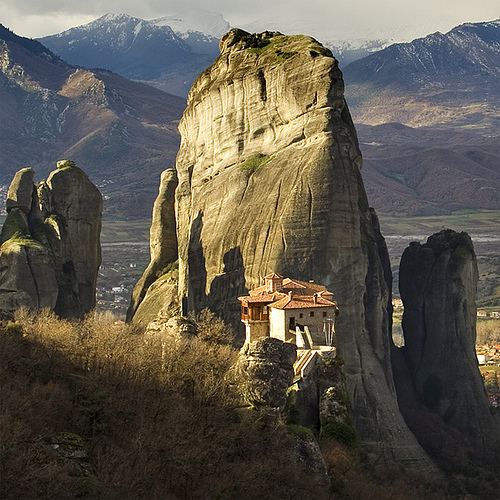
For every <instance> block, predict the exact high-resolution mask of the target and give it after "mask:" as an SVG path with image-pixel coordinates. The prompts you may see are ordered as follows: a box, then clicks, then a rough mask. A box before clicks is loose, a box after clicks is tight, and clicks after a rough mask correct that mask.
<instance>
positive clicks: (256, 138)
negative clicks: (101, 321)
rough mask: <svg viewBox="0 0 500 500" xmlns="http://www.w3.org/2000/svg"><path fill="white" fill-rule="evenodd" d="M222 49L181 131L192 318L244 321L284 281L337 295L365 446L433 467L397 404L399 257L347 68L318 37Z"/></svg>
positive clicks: (198, 86) (262, 40) (261, 40)
mask: <svg viewBox="0 0 500 500" xmlns="http://www.w3.org/2000/svg"><path fill="white" fill-rule="evenodd" d="M220 48H221V54H220V56H219V57H218V58H217V59H216V61H215V62H214V64H213V65H212V66H211V67H210V68H208V69H207V70H206V71H204V72H203V73H202V74H201V75H200V76H199V77H198V79H197V80H196V82H195V83H194V84H193V87H192V89H191V91H190V93H189V96H188V103H187V108H186V110H185V112H184V116H183V118H182V120H181V122H180V125H179V130H180V133H181V146H180V150H179V154H178V156H177V164H176V170H177V173H178V178H179V185H178V188H177V190H176V216H177V236H178V244H179V293H180V296H181V298H182V301H183V306H184V310H186V309H188V310H189V309H191V310H192V309H194V310H200V309H202V308H203V307H207V306H208V307H210V308H212V309H213V310H215V311H219V312H220V314H221V315H222V316H224V317H225V319H227V320H230V321H231V322H232V323H233V324H234V325H237V324H238V320H239V305H238V302H237V300H236V298H237V296H238V295H242V294H244V293H245V292H246V290H248V289H251V288H254V287H256V286H258V285H260V284H261V282H262V278H263V277H264V276H265V275H266V274H268V273H269V272H271V271H275V272H278V273H280V274H283V275H288V276H293V277H295V278H298V279H302V280H309V279H314V280H316V281H317V282H319V283H321V284H324V285H326V286H327V288H328V289H329V290H332V291H333V292H334V293H335V299H336V300H337V302H338V304H339V308H340V311H341V314H340V317H339V319H338V323H337V325H336V326H337V328H336V330H337V335H338V345H339V348H340V352H341V354H342V356H343V357H344V359H345V369H346V373H347V378H348V386H349V394H350V398H351V406H352V410H353V417H354V422H355V426H356V429H357V431H358V434H359V438H360V442H361V444H362V446H363V447H364V448H365V450H366V451H367V452H368V454H369V455H370V457H371V459H372V460H373V461H377V460H380V461H385V460H392V459H395V460H398V461H400V462H403V463H407V464H410V463H411V464H413V465H417V466H419V467H421V468H431V467H432V464H431V463H430V461H429V459H428V457H427V455H426V454H425V453H424V452H423V451H422V449H421V448H420V446H419V445H418V443H417V442H416V440H415V438H414V437H413V435H412V434H411V433H410V432H409V430H408V428H407V427H406V424H405V422H404V420H403V418H402V416H401V414H400V412H399V409H398V404H397V401H396V395H395V388H394V381H393V378H392V369H391V353H390V345H391V339H390V325H391V315H390V310H391V305H390V302H391V301H390V299H391V297H390V286H391V285H390V281H391V274H390V268H389V261H388V257H387V251H386V247H385V242H384V240H383V238H382V237H381V235H380V231H379V228H378V222H377V218H376V215H375V213H374V212H373V210H371V209H370V208H369V206H368V201H367V197H366V193H365V190H364V186H363V182H362V179H361V164H362V159H361V154H360V151H359V147H358V142H357V137H356V131H355V129H354V125H353V123H352V120H351V117H350V114H349V111H348V109H347V105H346V102H345V100H344V83H343V79H342V73H341V71H340V70H339V68H338V63H337V61H336V60H335V59H334V58H333V56H332V54H331V53H330V51H329V50H327V49H325V48H324V47H322V46H321V45H320V44H318V43H317V42H316V41H315V40H314V39H312V38H309V37H307V36H290V37H289V36H284V35H281V34H279V33H270V32H266V33H262V34H253V35H250V34H248V33H246V32H244V31H241V30H232V31H230V32H229V33H228V34H226V35H225V36H224V37H223V38H222V40H221V44H220Z"/></svg>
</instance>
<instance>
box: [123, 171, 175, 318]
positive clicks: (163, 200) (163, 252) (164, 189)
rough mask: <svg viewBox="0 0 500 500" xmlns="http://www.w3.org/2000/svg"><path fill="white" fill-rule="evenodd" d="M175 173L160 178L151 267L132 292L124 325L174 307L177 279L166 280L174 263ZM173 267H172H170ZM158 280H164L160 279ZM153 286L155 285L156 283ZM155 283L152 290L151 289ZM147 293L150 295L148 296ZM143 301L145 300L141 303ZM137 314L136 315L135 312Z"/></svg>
mask: <svg viewBox="0 0 500 500" xmlns="http://www.w3.org/2000/svg"><path fill="white" fill-rule="evenodd" d="M176 187H177V173H176V171H175V170H174V169H167V170H165V171H164V172H163V173H162V175H161V180H160V190H159V193H158V197H157V198H156V201H155V204H154V206H153V217H152V222H151V229H150V232H149V246H150V257H151V260H150V263H149V265H148V267H147V268H146V270H145V271H144V274H143V275H142V277H141V278H140V279H139V281H138V282H137V284H136V285H135V287H134V291H133V292H132V300H131V303H130V307H129V309H128V311H127V321H131V320H132V318H133V319H134V322H136V323H144V324H147V323H149V322H150V321H152V319H153V318H154V317H155V316H156V314H157V313H158V310H159V309H162V308H163V307H166V308H167V309H169V310H172V309H173V308H176V305H177V278H176V277H174V276H172V273H170V275H169V276H165V275H166V274H167V273H168V271H171V269H169V268H168V265H169V264H172V263H174V262H175V261H176V260H177V234H176V226H175V224H176V223H175V213H174V196H175V188H176ZM171 267H172V266H171ZM161 276H163V277H164V279H159V278H160V277H161ZM155 282H156V283H155ZM153 283H155V285H154V287H151V289H149V288H150V286H151V285H152V284H153ZM148 292H149V293H148ZM145 297H147V298H146V300H144V299H145ZM139 307H140V310H139V311H138V308H139Z"/></svg>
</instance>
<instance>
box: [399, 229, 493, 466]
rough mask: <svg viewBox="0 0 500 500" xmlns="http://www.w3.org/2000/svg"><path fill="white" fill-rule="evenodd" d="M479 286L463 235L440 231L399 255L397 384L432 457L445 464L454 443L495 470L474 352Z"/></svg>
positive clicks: (470, 250) (405, 410)
mask: <svg viewBox="0 0 500 500" xmlns="http://www.w3.org/2000/svg"><path fill="white" fill-rule="evenodd" d="M477 279H478V272H477V261H476V257H475V254H474V248H473V245H472V241H471V239H470V237H469V236H468V235H467V234H466V233H456V232H454V231H451V230H444V231H441V232H440V233H437V234H434V235H433V236H431V237H429V238H428V240H427V243H425V244H424V245H421V244H419V243H416V242H414V243H411V244H410V246H409V247H408V248H407V249H406V250H405V252H404V254H403V257H402V259H401V265H400V272H399V286H400V291H401V298H402V299H403V303H404V315H403V325H402V326H403V333H404V339H405V346H404V347H403V348H401V349H400V350H399V351H398V352H396V356H395V361H396V363H395V371H396V375H397V376H396V380H397V381H398V383H397V388H398V397H399V400H400V405H401V408H402V411H403V414H404V415H405V418H406V419H407V421H408V422H409V424H410V425H411V428H412V430H413V432H414V433H415V434H416V436H417V438H418V439H419V441H420V442H422V443H424V444H425V445H426V448H427V449H428V450H429V452H430V453H432V454H433V455H435V456H437V458H441V459H442V458H449V457H443V456H442V455H443V453H445V454H447V455H450V448H449V447H448V446H447V444H448V443H447V441H451V440H454V441H455V443H459V446H458V447H459V448H462V453H464V450H465V455H467V454H470V455H471V456H476V457H477V456H478V457H480V458H483V459H486V460H488V461H490V462H492V463H495V461H496V463H497V464H498V459H499V454H500V422H498V421H495V418H494V416H493V415H492V413H491V412H490V408H489V401H488V397H487V395H486V392H485V389H484V384H483V381H482V377H481V375H480V372H479V368H478V361H477V357H476V352H475V340H476V331H475V325H476V303H475V293H476V284H477ZM431 427H433V428H434V429H439V432H436V431H435V430H434V432H432V431H431V432H429V428H431ZM456 431H458V434H457V432H456ZM457 435H458V436H459V439H457ZM430 436H432V439H431V440H429V437H430ZM455 446H456V445H455ZM443 450H445V451H444V452H443ZM454 458H456V457H454Z"/></svg>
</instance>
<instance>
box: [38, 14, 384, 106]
mask: <svg viewBox="0 0 500 500" xmlns="http://www.w3.org/2000/svg"><path fill="white" fill-rule="evenodd" d="M230 28H231V27H230V25H229V23H228V22H227V21H226V20H225V19H224V18H223V17H222V15H221V14H218V13H214V12H209V11H204V10H197V11H193V10H191V11H185V12H182V13H180V14H177V15H171V16H164V17H161V18H157V19H152V20H144V19H140V18H137V17H132V16H129V15H126V14H106V15H104V16H102V17H100V18H98V19H96V20H94V21H92V22H90V23H88V24H85V25H82V26H77V27H75V28H71V29H69V30H66V31H63V32H62V33H58V34H55V35H50V36H45V37H43V38H40V39H39V41H40V42H41V43H43V44H44V45H45V46H47V47H48V48H49V49H50V50H52V51H53V52H54V53H56V54H58V55H59V56H60V57H62V58H63V59H64V60H66V61H68V62H69V63H71V64H76V65H79V66H86V67H102V68H106V69H109V70H111V71H115V72H116V73H118V74H120V75H122V76H125V77H126V78H132V79H135V80H140V81H145V82H147V83H149V84H151V85H154V86H155V87H157V88H159V89H161V90H164V91H166V92H170V93H173V94H176V95H180V96H183V97H185V96H187V93H188V92H189V89H190V88H191V85H192V83H193V82H194V80H195V79H196V77H197V76H198V75H199V74H200V73H201V71H203V70H204V69H205V68H206V67H208V66H210V65H211V64H212V62H213V60H214V59H215V58H216V57H217V56H218V55H219V39H220V38H221V37H222V35H223V34H224V33H226V32H227V31H229V29H230ZM241 28H242V29H245V30H246V31H249V32H251V33H254V32H257V31H265V30H271V31H282V32H284V33H307V34H311V33H314V32H315V31H317V27H316V26H314V25H308V23H307V22H306V21H302V22H301V23H299V24H297V23H291V22H286V21H285V20H284V19H280V20H264V19H261V20H257V21H254V22H252V23H250V24H248V25H244V26H241ZM317 38H318V39H319V40H320V41H321V42H322V43H323V44H324V45H325V46H326V47H328V48H329V49H330V50H331V51H332V52H333V53H334V54H335V55H336V57H337V59H338V60H339V61H340V63H341V64H342V66H345V65H347V64H348V63H349V62H351V61H354V60H356V59H359V58H361V57H364V56H366V55H367V54H370V53H372V52H374V51H377V50H380V49H382V48H384V47H386V46H388V45H389V44H390V43H391V42H390V40H387V38H384V37H382V36H380V34H379V33H376V32H374V33H371V35H367V36H364V37H360V35H359V34H356V35H353V34H352V33H347V32H345V30H341V29H338V28H336V29H332V31H331V32H319V33H318V35H317Z"/></svg>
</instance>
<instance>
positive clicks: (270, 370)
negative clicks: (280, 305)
mask: <svg viewBox="0 0 500 500" xmlns="http://www.w3.org/2000/svg"><path fill="white" fill-rule="evenodd" d="M296 358H297V354H296V347H295V345H294V344H285V343H284V342H282V341H281V340H278V339H275V338H272V337H265V338H262V339H259V340H257V341H255V342H251V343H245V345H244V346H243V347H242V349H241V351H240V354H239V356H238V360H237V362H236V364H235V366H234V375H235V379H236V380H237V383H238V386H239V389H240V393H241V394H242V395H243V398H244V399H245V402H246V403H247V404H249V405H251V406H267V407H271V408H280V409H284V408H285V404H286V398H287V396H286V395H287V389H288V387H289V386H290V384H291V383H292V380H293V364H294V363H295V360H296Z"/></svg>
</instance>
